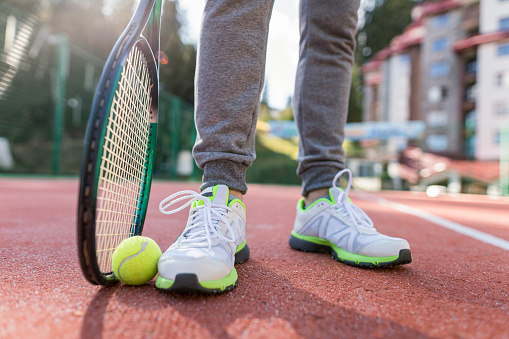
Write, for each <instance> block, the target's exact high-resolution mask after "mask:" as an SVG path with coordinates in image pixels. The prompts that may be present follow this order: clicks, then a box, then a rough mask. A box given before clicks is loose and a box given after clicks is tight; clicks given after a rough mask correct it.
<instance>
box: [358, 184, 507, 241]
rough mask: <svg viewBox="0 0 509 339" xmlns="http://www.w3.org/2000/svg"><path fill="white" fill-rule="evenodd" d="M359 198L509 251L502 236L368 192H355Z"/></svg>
mask: <svg viewBox="0 0 509 339" xmlns="http://www.w3.org/2000/svg"><path fill="white" fill-rule="evenodd" d="M356 193H357V195H358V196H359V198H360V199H363V200H370V201H374V202H376V203H377V204H379V205H381V206H386V207H391V208H393V209H395V210H397V211H399V212H401V213H405V214H410V215H413V216H415V217H418V218H421V219H424V220H426V221H429V222H431V223H433V224H435V225H438V226H441V227H443V228H446V229H448V230H451V231H454V232H456V233H460V234H462V235H465V236H467V237H470V238H473V239H475V240H478V241H481V242H483V243H486V244H489V245H493V246H496V247H498V248H501V249H504V250H506V251H509V241H507V240H504V239H502V238H499V237H496V236H494V235H492V234H489V233H485V232H481V231H479V230H476V229H474V228H471V227H468V226H465V225H462V224H459V223H457V222H454V221H451V220H448V219H445V218H442V217H440V216H438V215H435V214H433V213H430V212H426V211H423V210H420V209H417V208H414V207H410V206H407V205H403V204H400V203H397V202H394V201H390V200H387V199H384V198H380V197H377V196H374V195H371V194H368V193H361V192H356Z"/></svg>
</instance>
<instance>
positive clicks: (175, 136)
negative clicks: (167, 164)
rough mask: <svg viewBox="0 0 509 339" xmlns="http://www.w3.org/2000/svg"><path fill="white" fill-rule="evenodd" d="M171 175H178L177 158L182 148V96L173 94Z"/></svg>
mask: <svg viewBox="0 0 509 339" xmlns="http://www.w3.org/2000/svg"><path fill="white" fill-rule="evenodd" d="M171 117H172V124H171V158H170V159H171V170H170V173H171V176H172V177H176V176H177V159H178V153H179V149H180V134H179V131H180V98H179V97H175V96H172V99H171Z"/></svg>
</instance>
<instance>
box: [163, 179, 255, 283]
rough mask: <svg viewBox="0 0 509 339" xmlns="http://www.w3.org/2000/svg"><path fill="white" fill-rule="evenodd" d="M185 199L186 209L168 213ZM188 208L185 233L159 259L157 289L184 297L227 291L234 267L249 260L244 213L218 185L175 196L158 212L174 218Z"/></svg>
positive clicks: (241, 204) (234, 274) (243, 209)
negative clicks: (174, 214) (177, 293)
mask: <svg viewBox="0 0 509 339" xmlns="http://www.w3.org/2000/svg"><path fill="white" fill-rule="evenodd" d="M177 197H179V198H177ZM186 199H189V201H188V202H187V203H186V204H184V205H182V206H181V207H179V208H177V209H174V210H168V208H169V207H170V206H172V205H174V204H177V203H179V202H180V201H182V200H186ZM189 205H191V210H190V211H189V219H188V220H187V225H186V227H185V229H184V231H183V232H182V233H181V234H180V236H179V237H178V238H177V240H176V241H175V243H173V244H172V245H171V246H170V247H169V248H168V250H167V251H166V252H165V253H164V254H163V255H162V256H161V258H160V259H159V262H158V265H157V267H158V269H159V276H158V277H157V280H156V287H157V288H159V289H162V290H167V291H174V292H187V293H196V292H199V293H219V292H225V291H230V290H232V289H233V288H234V287H235V285H236V284H237V280H238V276H237V271H236V270H235V267H234V264H240V263H243V262H244V261H246V260H247V259H248V258H249V247H248V246H247V243H246V208H245V206H244V204H243V203H242V201H240V200H239V199H237V198H236V197H234V196H231V195H229V189H228V187H226V186H225V185H217V186H214V187H209V188H207V189H206V190H205V191H203V193H202V194H199V193H196V192H193V191H181V192H178V193H175V194H173V195H171V196H169V197H168V198H166V199H164V200H163V201H161V203H160V204H159V210H160V211H161V212H162V213H164V214H173V213H177V212H179V211H181V210H183V209H184V208H186V207H187V206H189Z"/></svg>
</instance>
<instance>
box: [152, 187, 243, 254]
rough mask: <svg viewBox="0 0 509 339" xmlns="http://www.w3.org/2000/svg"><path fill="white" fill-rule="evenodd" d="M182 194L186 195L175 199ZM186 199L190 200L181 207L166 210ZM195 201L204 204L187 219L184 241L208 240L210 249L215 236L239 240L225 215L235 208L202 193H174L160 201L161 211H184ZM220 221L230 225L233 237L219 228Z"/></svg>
mask: <svg viewBox="0 0 509 339" xmlns="http://www.w3.org/2000/svg"><path fill="white" fill-rule="evenodd" d="M181 195H184V196H183V197H180V198H178V199H175V198H176V197H178V196H181ZM186 199H190V200H189V201H188V202H186V203H185V204H184V205H182V206H180V207H179V208H176V209H172V210H166V209H167V208H168V207H170V206H172V205H174V204H176V203H178V202H180V201H182V200H186ZM195 201H202V202H203V203H204V204H203V205H201V206H198V207H196V212H195V213H193V215H190V216H189V220H188V221H187V225H186V228H185V229H184V232H183V235H184V237H183V238H182V239H181V242H182V243H201V242H204V241H205V240H206V241H207V243H208V245H209V250H210V249H211V248H212V239H213V238H215V237H217V238H219V239H221V240H224V241H226V242H235V241H236V240H237V238H236V237H235V232H234V231H233V228H232V226H231V225H230V223H229V222H228V220H227V219H226V218H225V217H224V214H225V213H228V212H229V211H233V210H232V209H231V208H230V207H228V206H225V205H218V204H213V203H212V202H211V201H210V199H209V198H208V197H204V196H203V195H201V194H200V193H196V192H193V191H180V192H177V193H175V194H172V195H170V196H169V197H167V198H166V199H164V200H163V201H161V203H159V211H161V213H163V214H174V213H177V212H179V211H182V210H183V209H184V208H186V207H187V206H189V205H191V204H192V203H193V202H195ZM165 204H166V205H165ZM220 221H222V222H224V223H225V225H226V226H227V227H228V231H229V233H230V234H231V238H228V237H226V236H225V235H224V234H222V232H221V231H219V230H218V228H220V226H219V222H220Z"/></svg>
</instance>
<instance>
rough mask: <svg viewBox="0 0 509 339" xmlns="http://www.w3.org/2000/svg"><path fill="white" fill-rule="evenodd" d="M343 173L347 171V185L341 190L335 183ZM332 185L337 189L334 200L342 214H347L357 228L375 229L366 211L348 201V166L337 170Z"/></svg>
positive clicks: (349, 181) (349, 172) (350, 184)
mask: <svg viewBox="0 0 509 339" xmlns="http://www.w3.org/2000/svg"><path fill="white" fill-rule="evenodd" d="M345 173H348V185H347V186H346V189H345V190H342V189H341V188H339V187H337V186H336V183H337V182H338V181H339V179H340V178H341V176H342V175H343V174H345ZM332 186H333V187H334V188H336V189H337V190H338V191H339V197H338V201H337V202H336V209H339V210H340V211H341V212H342V213H343V215H344V216H347V217H348V218H349V219H350V221H351V222H352V223H353V224H354V225H355V226H356V227H357V228H360V229H363V230H366V231H376V229H375V227H374V223H373V221H372V220H371V219H370V218H369V217H368V215H367V214H366V212H364V211H363V210H362V209H360V208H359V207H357V206H355V205H354V204H353V203H352V202H350V199H349V198H348V194H349V193H350V188H351V187H352V171H350V170H349V169H348V168H345V169H344V170H341V171H339V172H338V174H336V176H335V177H334V180H333V181H332Z"/></svg>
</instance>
